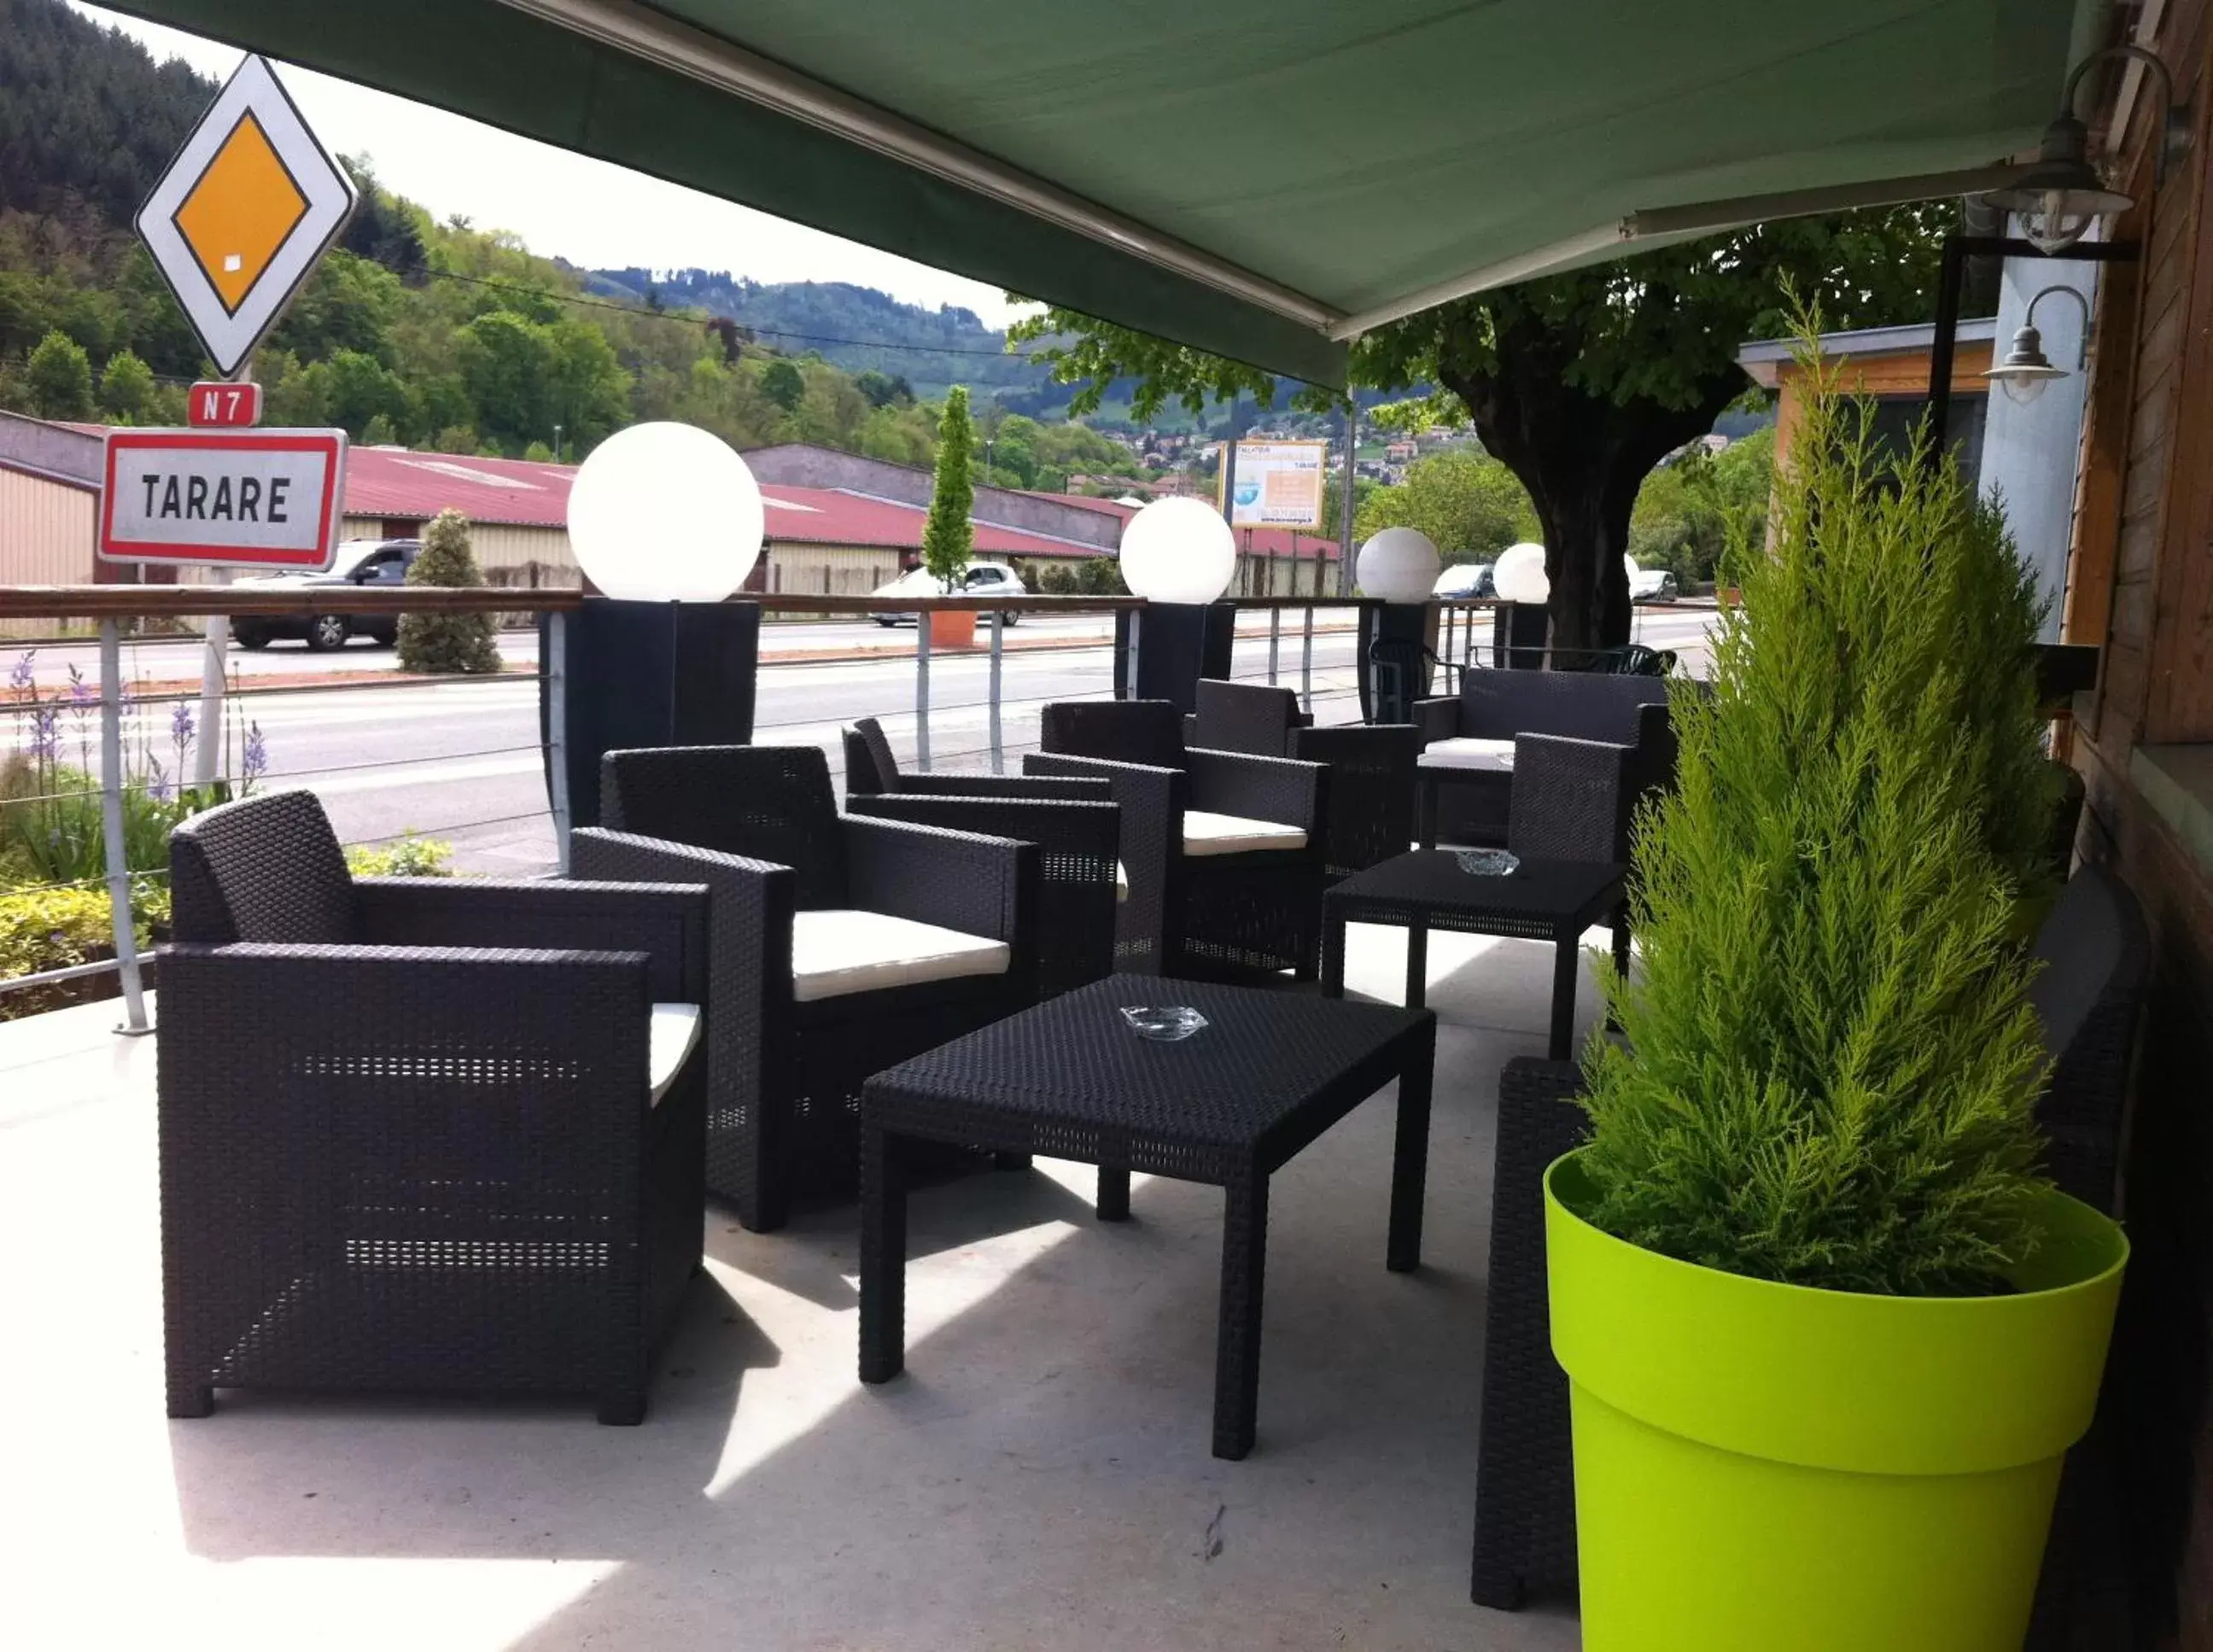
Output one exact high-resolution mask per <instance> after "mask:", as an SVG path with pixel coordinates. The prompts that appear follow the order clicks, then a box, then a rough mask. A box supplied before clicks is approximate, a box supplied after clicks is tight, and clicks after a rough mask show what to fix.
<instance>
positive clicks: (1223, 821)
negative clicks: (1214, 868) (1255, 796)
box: [1183, 808, 1307, 855]
mask: <svg viewBox="0 0 2213 1652" xmlns="http://www.w3.org/2000/svg"><path fill="white" fill-rule="evenodd" d="M1306 846H1307V834H1306V832H1304V831H1303V830H1302V829H1301V828H1300V827H1298V826H1285V825H1284V824H1283V822H1282V821H1280V820H1247V819H1246V818H1245V816H1243V815H1241V814H1213V813H1211V812H1210V811H1209V810H1206V809H1203V808H1187V809H1186V810H1185V811H1184V812H1183V852H1184V853H1185V854H1186V855H1242V854H1244V853H1245V852H1246V851H1247V850H1253V849H1304V848H1305V847H1306Z"/></svg>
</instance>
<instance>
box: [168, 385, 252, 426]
mask: <svg viewBox="0 0 2213 1652" xmlns="http://www.w3.org/2000/svg"><path fill="white" fill-rule="evenodd" d="M185 423H186V424H191V425H194V426H201V427H205V426H225V427H251V426H253V425H256V424H260V423H261V387H260V386H259V385H258V384H227V383H212V384H210V383H202V384H196V385H194V386H193V387H192V393H191V394H190V395H188V396H186V398H185Z"/></svg>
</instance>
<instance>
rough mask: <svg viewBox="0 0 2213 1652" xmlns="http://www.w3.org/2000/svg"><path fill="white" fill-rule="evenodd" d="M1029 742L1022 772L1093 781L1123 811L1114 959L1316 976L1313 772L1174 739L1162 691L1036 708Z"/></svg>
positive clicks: (1157, 969)
mask: <svg viewBox="0 0 2213 1652" xmlns="http://www.w3.org/2000/svg"><path fill="white" fill-rule="evenodd" d="M1041 743H1042V745H1043V747H1044V748H1045V749H1044V750H1043V751H1042V752H1040V753H1033V754H1032V755H1030V756H1028V757H1026V758H1025V759H1023V760H1022V768H1023V771H1024V772H1025V773H1028V774H1033V775H1078V776H1089V777H1100V778H1104V779H1106V781H1107V782H1108V783H1110V785H1111V786H1112V788H1113V795H1114V801H1115V802H1118V803H1119V804H1120V805H1121V807H1122V855H1123V861H1124V863H1125V865H1126V866H1127V867H1128V869H1129V874H1130V894H1129V899H1127V900H1125V902H1124V903H1123V904H1122V908H1121V913H1120V917H1119V923H1118V925H1117V929H1116V940H1115V954H1116V963H1117V966H1119V967H1120V968H1122V969H1125V970H1134V971H1137V972H1148V973H1159V974H1167V975H1214V976H1232V977H1235V976H1241V975H1245V976H1249V975H1253V974H1263V975H1266V974H1274V973H1276V972H1280V971H1283V970H1290V971H1292V972H1295V974H1296V975H1297V976H1298V977H1299V978H1301V979H1302V980H1311V979H1313V978H1315V977H1316V976H1317V975H1319V974H1320V969H1321V891H1322V886H1323V882H1324V880H1325V875H1326V874H1325V869H1326V867H1327V865H1328V832H1329V784H1328V782H1329V771H1328V769H1327V768H1326V767H1325V766H1324V765H1321V764H1319V763H1307V762H1298V761H1294V760H1292V759H1288V758H1281V757H1257V756H1253V755H1252V754H1250V753H1242V752H1219V751H1211V750H1208V749H1204V748H1202V747H1186V745H1185V744H1184V739H1183V717H1182V714H1181V713H1180V711H1179V710H1177V708H1176V706H1175V705H1174V703H1173V702H1171V701H1167V700H1098V701H1094V700H1077V701H1067V702H1063V703H1060V704H1052V705H1048V706H1046V708H1045V714H1044V719H1043V738H1042V741H1041Z"/></svg>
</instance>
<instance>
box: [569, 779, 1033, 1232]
mask: <svg viewBox="0 0 2213 1652" xmlns="http://www.w3.org/2000/svg"><path fill="white" fill-rule="evenodd" d="M600 819H601V820H602V821H603V823H604V829H591V828H585V829H582V830H579V831H576V832H573V833H571V834H570V869H571V870H572V872H573V873H574V874H575V875H576V876H579V877H618V878H629V879H639V880H655V881H675V882H686V883H692V882H697V883H704V884H705V885H707V886H708V887H709V888H710V890H711V891H712V911H711V915H710V924H709V936H710V948H711V963H710V974H709V985H708V1004H709V1015H708V1023H707V1037H708V1049H707V1055H708V1074H707V1077H708V1104H707V1186H708V1187H709V1188H710V1190H711V1191H712V1192H716V1193H717V1194H719V1195H720V1196H721V1197H722V1198H727V1199H728V1200H729V1201H730V1203H731V1204H733V1205H735V1207H736V1210H737V1213H738V1220H739V1221H740V1222H742V1223H743V1224H744V1225H745V1226H746V1227H747V1228H752V1229H753V1230H755V1231H757V1232H759V1231H765V1230H768V1229H771V1228H777V1227H781V1226H782V1225H783V1222H785V1221H786V1220H787V1218H788V1217H789V1213H790V1209H791V1204H792V1201H793V1199H794V1198H800V1197H808V1196H820V1195H831V1194H844V1195H850V1193H851V1192H853V1191H854V1189H855V1187H856V1186H857V1178H858V1174H859V1165H860V1160H859V1152H860V1146H859V1143H860V1137H859V1123H858V1113H857V1109H858V1106H859V1098H860V1091H861V1085H862V1082H863V1080H865V1079H866V1078H867V1077H868V1076H869V1075H870V1074H871V1073H874V1072H875V1071H877V1070H880V1069H881V1068H884V1067H888V1066H891V1065H893V1064H895V1063H898V1062H900V1061H904V1060H905V1059H906V1058H908V1057H909V1056H911V1055H915V1054H917V1053H918V1052H921V1051H924V1050H927V1049H930V1048H931V1047H933V1046H934V1045H939V1044H942V1043H944V1042H945V1041H946V1040H947V1039H950V1038H954V1037H957V1036H958V1035H960V1033H966V1032H970V1031H972V1030H973V1029H975V1028H976V1027H981V1026H984V1025H985V1024H986V1023H988V1022H991V1021H997V1020H999V1019H1000V1018H1001V1017H1003V1016H1005V1015H1011V1014H1012V1013H1013V1012H1014V1011H1015V1010H1017V1009H1023V1008H1025V1007H1027V1005H1028V1004H1030V1003H1033V1002H1034V1000H1035V997H1036V993H1037V936H1036V924H1037V911H1038V851H1037V850H1036V849H1035V848H1034V847H1033V845H1031V844H1027V843H1015V842H1009V841H1008V840H1006V839H1004V838H987V837H978V836H977V835H976V834H974V833H972V832H948V831H940V830H936V829H935V828H932V827H930V826H915V825H910V824H908V823H907V822H905V821H900V820H866V819H862V818H859V817H857V816H854V815H840V814H838V808H837V802H836V800H835V798H834V796H833V795H832V791H831V789H830V768H829V765H828V763H827V762H826V759H824V757H823V754H822V753H821V752H820V750H818V749H816V748H815V747H812V746H802V747H782V746H695V747H668V748H666V749H662V750H648V751H631V752H610V753H607V760H606V764H605V765H604V769H603V771H602V776H601V781H600ZM829 913H841V914H851V915H852V916H851V917H825V916H823V915H824V914H829ZM878 919H889V920H891V923H889V924H883V923H879V922H875V920H878ZM908 924H913V925H922V926H927V928H926V929H923V930H910V929H908V928H906V927H905V926H906V925H908ZM857 929H858V930H865V931H866V934H865V936H863V944H860V945H858V946H857V947H852V948H849V950H848V951H847V952H846V953H845V954H844V956H843V957H842V958H839V957H835V956H826V955H823V954H825V952H826V950H829V949H834V948H838V946H839V945H840V944H841V942H839V940H838V936H840V935H841V934H843V935H844V936H848V937H849V938H850V936H852V934H853V932H854V931H855V930H857ZM795 946H797V951H796V952H795Z"/></svg>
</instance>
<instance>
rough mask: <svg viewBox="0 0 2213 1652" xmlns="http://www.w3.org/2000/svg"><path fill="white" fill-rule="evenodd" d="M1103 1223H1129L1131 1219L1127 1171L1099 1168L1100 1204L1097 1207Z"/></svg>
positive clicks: (1102, 1166) (1101, 1166) (1103, 1166)
mask: <svg viewBox="0 0 2213 1652" xmlns="http://www.w3.org/2000/svg"><path fill="white" fill-rule="evenodd" d="M1095 1209H1096V1210H1097V1213H1098V1216H1099V1219H1100V1221H1101V1222H1127V1221H1128V1220H1129V1219H1130V1173H1129V1172H1128V1171H1127V1170H1114V1169H1110V1168H1109V1167H1107V1166H1106V1165H1103V1164H1102V1165H1100V1167H1099V1203H1098V1204H1097V1206H1096V1207H1095Z"/></svg>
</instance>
